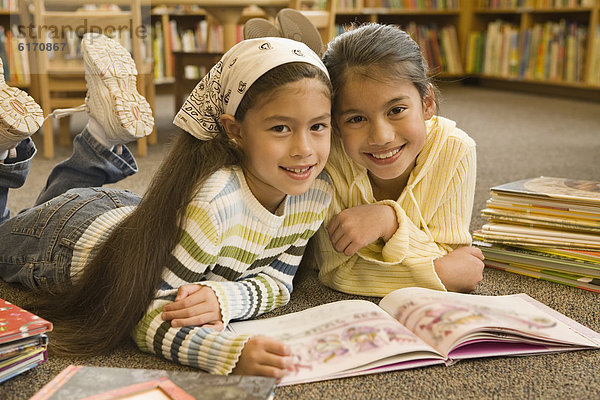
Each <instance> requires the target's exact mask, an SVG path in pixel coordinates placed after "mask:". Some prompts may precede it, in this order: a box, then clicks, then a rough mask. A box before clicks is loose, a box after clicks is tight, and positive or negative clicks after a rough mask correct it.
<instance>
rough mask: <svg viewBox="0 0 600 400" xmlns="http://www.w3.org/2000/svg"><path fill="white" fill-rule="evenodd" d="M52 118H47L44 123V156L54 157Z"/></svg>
mask: <svg viewBox="0 0 600 400" xmlns="http://www.w3.org/2000/svg"><path fill="white" fill-rule="evenodd" d="M52 122H53V121H52V119H50V120H47V121H46V123H45V124H44V129H43V133H44V158H48V159H51V158H54V129H53V126H52Z"/></svg>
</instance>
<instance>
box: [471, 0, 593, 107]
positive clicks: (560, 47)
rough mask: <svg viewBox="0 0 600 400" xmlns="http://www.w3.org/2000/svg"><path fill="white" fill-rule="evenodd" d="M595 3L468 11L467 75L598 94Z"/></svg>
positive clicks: (480, 6) (577, 0)
mask: <svg viewBox="0 0 600 400" xmlns="http://www.w3.org/2000/svg"><path fill="white" fill-rule="evenodd" d="M599 13H600V1H599V0H501V1H493V0H482V1H479V2H478V3H477V4H476V5H475V6H474V7H473V9H472V17H471V28H470V30H469V34H468V38H467V45H466V47H465V56H464V60H465V66H466V71H467V73H468V74H470V75H473V76H476V77H478V78H480V79H484V80H485V79H489V80H496V81H500V82H502V81H505V82H513V83H515V82H518V83H522V84H528V85H530V86H531V87H534V88H535V87H537V88H538V89H539V88H542V87H545V88H555V89H556V88H564V89H569V90H579V91H588V92H590V94H591V95H592V97H593V95H594V94H596V97H597V94H598V93H599V92H600V24H599Z"/></svg>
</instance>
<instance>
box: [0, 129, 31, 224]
mask: <svg viewBox="0 0 600 400" xmlns="http://www.w3.org/2000/svg"><path fill="white" fill-rule="evenodd" d="M11 150H12V149H11ZM15 150H16V153H14V152H13V153H14V154H13V157H11V158H7V159H4V160H2V161H0V225H1V224H2V223H3V222H4V221H6V220H7V219H9V218H10V211H9V210H8V208H7V207H6V203H7V202H8V190H9V189H16V188H19V187H21V186H23V184H24V183H25V179H27V174H28V173H29V167H30V166H31V160H32V159H33V156H34V155H35V153H36V149H35V145H34V144H33V141H32V140H31V139H29V138H27V139H25V140H23V141H22V142H21V143H19V144H18V145H17V146H16V147H15Z"/></svg>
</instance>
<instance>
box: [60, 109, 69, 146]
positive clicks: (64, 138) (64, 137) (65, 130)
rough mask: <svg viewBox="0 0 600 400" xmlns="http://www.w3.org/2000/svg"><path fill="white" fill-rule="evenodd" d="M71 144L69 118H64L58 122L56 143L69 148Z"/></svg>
mask: <svg viewBox="0 0 600 400" xmlns="http://www.w3.org/2000/svg"><path fill="white" fill-rule="evenodd" d="M71 142H72V141H71V117H70V116H66V117H63V118H61V119H59V120H58V143H59V144H60V145H61V146H69V145H70V144H71Z"/></svg>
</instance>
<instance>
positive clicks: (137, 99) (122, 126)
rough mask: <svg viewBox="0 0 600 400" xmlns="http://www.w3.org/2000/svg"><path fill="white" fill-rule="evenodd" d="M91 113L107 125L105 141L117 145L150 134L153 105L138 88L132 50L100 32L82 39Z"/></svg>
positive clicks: (105, 126)
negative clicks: (129, 50)
mask: <svg viewBox="0 0 600 400" xmlns="http://www.w3.org/2000/svg"><path fill="white" fill-rule="evenodd" d="M81 52H82V53H83V60H84V66H85V80H86V82H87V88H88V92H87V95H86V97H85V103H86V106H87V110H88V113H89V114H90V116H91V117H93V118H94V119H95V120H96V121H98V123H99V124H100V125H101V126H102V127H103V128H104V132H105V133H106V142H108V143H109V144H111V145H114V146H118V145H120V144H124V143H127V142H130V141H132V140H136V139H138V138H141V137H144V136H147V135H149V134H150V133H151V132H152V128H153V127H154V117H153V116H152V109H151V108H150V105H149V104H148V102H147V101H146V99H145V98H144V97H143V96H142V95H140V94H139V93H138V91H137V88H136V75H137V69H136V67H135V63H134V62H133V59H132V58H131V55H130V54H129V52H128V51H127V50H126V49H125V48H124V47H123V46H121V44H119V43H118V42H117V41H115V40H113V39H110V38H108V37H106V36H104V35H102V34H99V33H86V34H85V35H83V40H82V41H81Z"/></svg>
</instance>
